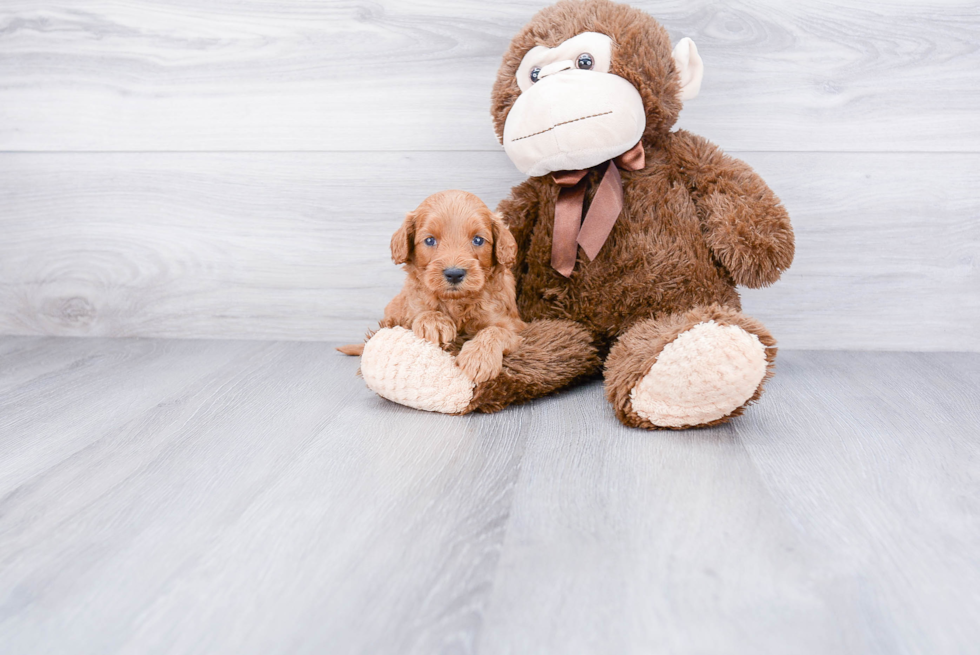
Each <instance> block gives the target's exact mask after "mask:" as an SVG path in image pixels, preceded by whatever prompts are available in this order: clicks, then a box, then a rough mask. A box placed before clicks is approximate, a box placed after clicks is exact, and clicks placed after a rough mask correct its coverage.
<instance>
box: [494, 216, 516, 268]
mask: <svg viewBox="0 0 980 655" xmlns="http://www.w3.org/2000/svg"><path fill="white" fill-rule="evenodd" d="M491 216H492V219H491V221H492V225H493V257H494V259H496V260H497V263H498V264H500V265H501V266H503V267H504V268H510V267H511V266H513V265H514V262H516V261H517V241H516V240H515V239H514V235H513V234H511V233H510V230H508V229H507V226H506V225H504V221H503V219H502V218H500V215H499V214H491Z"/></svg>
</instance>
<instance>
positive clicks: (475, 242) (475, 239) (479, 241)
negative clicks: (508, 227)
mask: <svg viewBox="0 0 980 655" xmlns="http://www.w3.org/2000/svg"><path fill="white" fill-rule="evenodd" d="M486 241H487V240H486V239H484V238H483V237H473V245H474V246H482V245H483V244H484V243H486Z"/></svg>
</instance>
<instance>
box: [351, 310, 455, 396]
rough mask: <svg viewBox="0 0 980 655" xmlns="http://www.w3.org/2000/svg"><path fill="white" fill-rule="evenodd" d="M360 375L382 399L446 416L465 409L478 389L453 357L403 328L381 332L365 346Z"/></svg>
mask: <svg viewBox="0 0 980 655" xmlns="http://www.w3.org/2000/svg"><path fill="white" fill-rule="evenodd" d="M361 375H362V376H363V377H364V381H365V382H366V383H367V386H368V388H369V389H371V390H372V391H374V392H375V393H376V394H378V395H379V396H381V397H382V398H387V399H388V400H390V401H392V402H396V403H398V404H400V405H405V406H407V407H413V408H415V409H422V410H425V411H428V412H442V413H443V414H456V413H458V412H461V411H463V410H464V409H466V406H467V405H469V404H470V400H472V398H473V387H474V386H475V385H474V384H473V382H472V381H471V380H470V379H469V378H468V377H466V375H465V374H464V373H463V371H461V370H460V369H459V367H457V366H456V360H455V358H454V357H453V356H452V355H450V354H449V353H447V352H446V351H444V350H442V349H441V348H439V347H438V346H436V345H435V344H433V343H431V342H429V341H426V340H425V339H420V338H418V337H417V336H415V334H414V333H413V332H412V331H411V330H406V329H405V328H402V327H394V328H384V329H381V330H378V331H377V332H376V333H375V334H374V336H372V337H371V339H370V340H369V341H368V342H367V343H366V344H364V354H363V355H361Z"/></svg>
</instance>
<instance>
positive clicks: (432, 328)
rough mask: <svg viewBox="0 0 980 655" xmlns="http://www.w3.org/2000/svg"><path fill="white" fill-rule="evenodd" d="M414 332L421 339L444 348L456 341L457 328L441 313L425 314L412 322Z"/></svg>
mask: <svg viewBox="0 0 980 655" xmlns="http://www.w3.org/2000/svg"><path fill="white" fill-rule="evenodd" d="M412 332H414V333H415V336H417V337H418V338H419V339H425V340H426V341H431V342H432V343H434V344H436V345H437V346H444V345H446V344H447V343H452V342H453V341H454V340H455V339H456V326H455V325H454V324H453V322H452V321H451V320H449V317H448V316H446V315H445V314H442V313H440V312H423V313H421V314H419V315H418V316H416V317H415V320H414V321H412Z"/></svg>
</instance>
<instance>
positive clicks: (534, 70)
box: [531, 66, 541, 84]
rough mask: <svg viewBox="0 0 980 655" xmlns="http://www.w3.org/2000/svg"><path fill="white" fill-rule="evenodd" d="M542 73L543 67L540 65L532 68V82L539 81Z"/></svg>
mask: <svg viewBox="0 0 980 655" xmlns="http://www.w3.org/2000/svg"><path fill="white" fill-rule="evenodd" d="M540 74H541V67H540V66H535V67H534V68H532V69H531V83H532V84H533V83H534V82H537V81H538V75H540Z"/></svg>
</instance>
